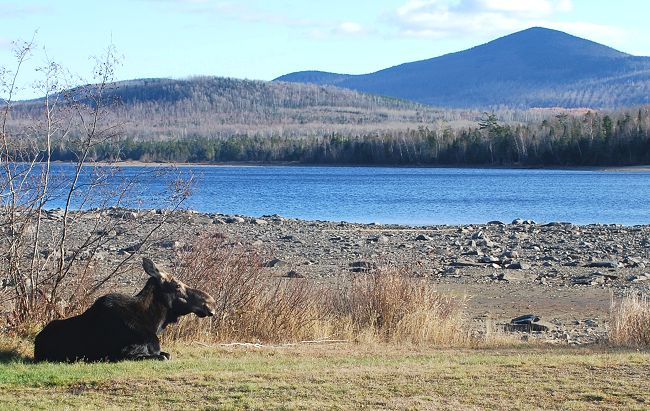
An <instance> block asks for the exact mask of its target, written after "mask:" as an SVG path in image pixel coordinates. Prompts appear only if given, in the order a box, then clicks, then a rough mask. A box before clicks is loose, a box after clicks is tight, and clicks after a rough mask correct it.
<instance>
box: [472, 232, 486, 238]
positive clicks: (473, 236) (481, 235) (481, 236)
mask: <svg viewBox="0 0 650 411" xmlns="http://www.w3.org/2000/svg"><path fill="white" fill-rule="evenodd" d="M483 238H486V237H485V234H483V231H480V230H479V231H477V232H475V233H474V234H472V239H473V240H480V239H483Z"/></svg>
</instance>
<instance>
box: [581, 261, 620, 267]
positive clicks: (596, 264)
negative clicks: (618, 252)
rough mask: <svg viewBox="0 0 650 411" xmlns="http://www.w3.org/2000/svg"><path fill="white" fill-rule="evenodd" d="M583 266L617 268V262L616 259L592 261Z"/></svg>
mask: <svg viewBox="0 0 650 411" xmlns="http://www.w3.org/2000/svg"><path fill="white" fill-rule="evenodd" d="M585 267H592V268H618V262H616V261H592V262H591V263H588V264H586V265H585Z"/></svg>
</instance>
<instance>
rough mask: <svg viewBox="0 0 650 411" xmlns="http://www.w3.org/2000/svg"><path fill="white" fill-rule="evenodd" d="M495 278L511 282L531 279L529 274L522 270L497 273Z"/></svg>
mask: <svg viewBox="0 0 650 411" xmlns="http://www.w3.org/2000/svg"><path fill="white" fill-rule="evenodd" d="M497 278H498V279H499V280H502V281H508V282H511V283H515V282H521V281H528V280H531V276H530V275H529V274H528V273H526V272H523V271H513V270H508V271H505V272H503V273H501V274H499V276H498V277H497Z"/></svg>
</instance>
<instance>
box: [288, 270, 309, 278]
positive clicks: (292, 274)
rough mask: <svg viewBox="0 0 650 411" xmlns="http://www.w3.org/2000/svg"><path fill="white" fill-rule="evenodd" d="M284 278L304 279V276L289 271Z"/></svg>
mask: <svg viewBox="0 0 650 411" xmlns="http://www.w3.org/2000/svg"><path fill="white" fill-rule="evenodd" d="M286 277H287V278H305V276H304V275H302V274H300V273H299V272H297V271H293V270H291V271H289V272H288V273H287V275H286Z"/></svg>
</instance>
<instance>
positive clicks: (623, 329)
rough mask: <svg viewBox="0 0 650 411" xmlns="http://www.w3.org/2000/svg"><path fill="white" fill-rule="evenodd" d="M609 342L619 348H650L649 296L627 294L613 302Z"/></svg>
mask: <svg viewBox="0 0 650 411" xmlns="http://www.w3.org/2000/svg"><path fill="white" fill-rule="evenodd" d="M608 336H609V341H610V343H612V344H614V345H618V346H627V347H642V348H643V347H645V348H647V347H650V299H649V298H648V296H647V295H643V294H641V295H637V294H627V295H625V296H624V297H623V298H622V299H621V300H620V301H618V302H615V301H612V306H611V309H610V324H609V334H608Z"/></svg>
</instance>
